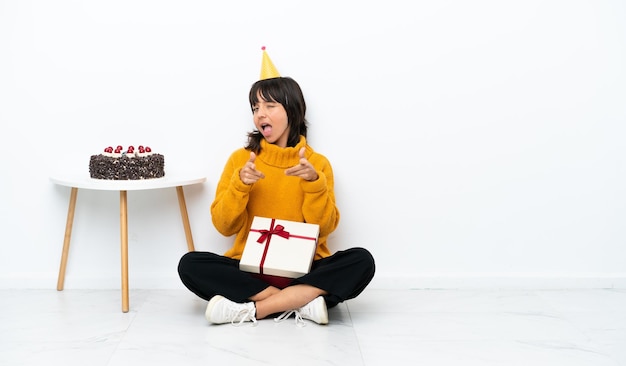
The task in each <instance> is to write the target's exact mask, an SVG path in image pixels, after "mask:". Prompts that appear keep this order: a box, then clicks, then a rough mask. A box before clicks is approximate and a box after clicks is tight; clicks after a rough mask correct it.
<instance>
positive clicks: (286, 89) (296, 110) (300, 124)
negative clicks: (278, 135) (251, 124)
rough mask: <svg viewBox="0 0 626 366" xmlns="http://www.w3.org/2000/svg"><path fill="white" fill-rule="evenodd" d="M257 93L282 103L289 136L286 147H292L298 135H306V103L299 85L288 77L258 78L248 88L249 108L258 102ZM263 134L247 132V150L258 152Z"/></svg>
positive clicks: (297, 140) (269, 99)
mask: <svg viewBox="0 0 626 366" xmlns="http://www.w3.org/2000/svg"><path fill="white" fill-rule="evenodd" d="M259 95H260V96H261V98H262V99H263V100H265V101H271V102H277V103H280V104H282V106H283V107H284V108H285V111H287V123H288V126H289V138H288V139H287V147H294V146H296V145H297V144H298V142H300V135H302V136H304V137H306V133H307V129H308V122H307V120H306V118H305V114H306V103H305V102H304V95H303V94H302V89H300V85H298V83H297V82H296V81H295V80H293V79H292V78H290V77H277V78H272V79H264V80H259V81H257V82H256V83H254V84H252V87H251V88H250V95H249V100H250V108H253V107H254V105H256V104H257V103H258V102H259ZM262 139H263V135H262V134H261V132H259V130H254V131H252V132H249V133H248V143H247V145H246V149H247V150H251V151H254V152H255V153H257V154H258V153H259V152H260V151H261V140H262Z"/></svg>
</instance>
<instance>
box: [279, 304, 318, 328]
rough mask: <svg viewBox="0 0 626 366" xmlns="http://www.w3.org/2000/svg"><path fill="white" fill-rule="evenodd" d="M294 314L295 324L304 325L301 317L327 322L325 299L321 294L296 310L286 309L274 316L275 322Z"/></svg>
mask: <svg viewBox="0 0 626 366" xmlns="http://www.w3.org/2000/svg"><path fill="white" fill-rule="evenodd" d="M291 314H294V316H295V318H296V325H298V326H300V327H304V326H305V325H306V323H305V322H304V320H303V319H307V320H311V321H314V322H316V323H317V324H328V310H327V309H326V301H325V300H324V298H323V297H322V296H318V297H316V298H315V299H313V300H312V301H311V302H309V303H308V304H306V305H304V306H303V307H301V308H299V309H296V310H287V311H285V312H283V313H282V314H280V316H278V317H277V318H274V321H275V322H281V321H283V320H285V319H287V318H289V317H290V316H291Z"/></svg>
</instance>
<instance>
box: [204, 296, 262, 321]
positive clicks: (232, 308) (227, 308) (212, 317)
mask: <svg viewBox="0 0 626 366" xmlns="http://www.w3.org/2000/svg"><path fill="white" fill-rule="evenodd" d="M204 315H205V316H206V319H207V320H208V321H209V322H211V323H213V324H224V323H232V324H233V325H241V324H242V323H243V322H245V321H251V322H253V323H254V324H255V325H256V317H255V315H256V308H255V307H254V303H253V302H246V303H243V304H240V303H236V302H234V301H230V300H228V299H227V298H225V297H224V296H222V295H215V296H213V297H212V298H211V300H210V301H209V304H208V305H207V307H206V312H205V314H204ZM235 323H236V324H235Z"/></svg>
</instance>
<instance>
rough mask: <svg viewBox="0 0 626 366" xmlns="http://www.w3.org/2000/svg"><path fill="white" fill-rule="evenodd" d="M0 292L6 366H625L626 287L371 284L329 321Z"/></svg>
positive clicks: (159, 300) (154, 298)
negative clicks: (231, 318) (210, 317)
mask: <svg viewBox="0 0 626 366" xmlns="http://www.w3.org/2000/svg"><path fill="white" fill-rule="evenodd" d="M120 296H121V294H120V291H118V290H65V291H62V292H57V291H55V290H0V299H1V300H0V365H3V366H4V365H7V366H9V365H10V366H14V365H61V364H62V365H80V366H84V365H90V366H99V365H107V366H109V365H168V366H171V365H185V366H193V365H203V366H208V365H259V364H268V365H298V366H303V365H323V364H329V365H386V364H393V365H428V366H436V365H463V366H467V365H507V366H508V365H524V366H540V365H550V366H556V365H567V366H576V365H589V366H603V365H612V366H615V365H622V366H626V290H554V291H552V290H550V291H549V290H538V291H523V290H515V291H488V290H458V291H454V290H410V291H392V290H369V289H368V290H366V291H365V292H364V293H363V294H362V295H361V296H360V297H359V298H357V299H354V300H351V301H348V302H346V303H344V304H341V305H340V306H338V307H337V308H334V309H332V310H331V311H330V313H329V317H330V324H329V325H327V326H320V325H317V324H314V323H310V322H308V323H307V325H306V326H305V327H298V326H296V325H295V322H294V319H293V317H292V318H290V319H289V320H287V321H284V322H281V323H275V322H274V321H273V320H272V319H266V320H262V321H259V323H258V325H257V326H256V327H252V326H251V325H250V324H251V323H246V324H245V325H243V326H240V327H235V326H232V325H230V324H226V325H219V326H216V325H209V324H207V322H206V321H205V319H204V309H205V305H206V302H205V301H203V300H200V299H198V298H196V297H195V296H194V295H192V294H191V293H189V292H187V291H186V290H135V289H131V293H130V307H131V309H130V312H128V313H122V312H121V299H120Z"/></svg>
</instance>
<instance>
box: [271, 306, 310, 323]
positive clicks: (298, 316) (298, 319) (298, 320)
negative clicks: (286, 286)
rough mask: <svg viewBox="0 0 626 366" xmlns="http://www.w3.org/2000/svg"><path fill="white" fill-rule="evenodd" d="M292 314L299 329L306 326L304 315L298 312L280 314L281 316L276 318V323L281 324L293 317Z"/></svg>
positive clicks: (291, 311)
mask: <svg viewBox="0 0 626 366" xmlns="http://www.w3.org/2000/svg"><path fill="white" fill-rule="evenodd" d="M291 314H294V315H295V318H296V325H297V326H299V327H304V326H306V322H305V321H304V319H303V318H302V315H301V314H300V312H299V311H298V310H287V311H285V312H283V313H282V314H280V316H278V317H277V318H274V321H275V322H276V323H280V322H282V321H283V320H285V319H288V318H289V317H290V316H291Z"/></svg>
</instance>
